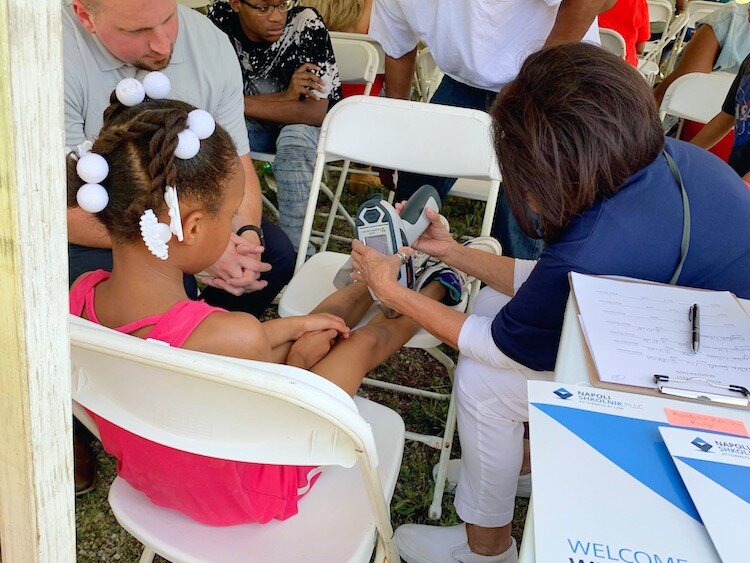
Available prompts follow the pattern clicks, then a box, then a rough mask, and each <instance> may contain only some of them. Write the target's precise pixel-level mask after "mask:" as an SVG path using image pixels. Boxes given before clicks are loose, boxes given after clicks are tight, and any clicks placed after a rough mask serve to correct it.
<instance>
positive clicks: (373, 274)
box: [351, 240, 412, 303]
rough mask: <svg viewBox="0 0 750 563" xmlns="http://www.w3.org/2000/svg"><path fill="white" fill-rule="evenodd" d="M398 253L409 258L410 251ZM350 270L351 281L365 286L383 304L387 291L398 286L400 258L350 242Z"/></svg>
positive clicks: (401, 250)
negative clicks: (351, 270)
mask: <svg viewBox="0 0 750 563" xmlns="http://www.w3.org/2000/svg"><path fill="white" fill-rule="evenodd" d="M399 252H400V253H401V254H403V255H405V256H410V255H411V253H412V249H411V248H409V247H403V248H401V249H400V250H399ZM352 269H353V270H354V271H353V272H352V274H351V277H352V279H353V280H354V281H358V282H363V283H365V284H367V286H368V287H369V288H370V289H371V290H372V291H373V292H375V295H377V296H378V299H380V300H381V301H382V302H384V303H385V302H386V299H387V297H386V295H387V293H388V290H389V289H390V288H392V287H393V286H397V285H398V272H399V270H400V269H401V258H400V257H399V256H385V255H384V254H380V252H378V251H377V250H375V249H373V248H370V247H369V246H367V245H365V244H362V243H361V242H359V241H358V240H355V241H353V242H352Z"/></svg>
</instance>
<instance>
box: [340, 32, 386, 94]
mask: <svg viewBox="0 0 750 563" xmlns="http://www.w3.org/2000/svg"><path fill="white" fill-rule="evenodd" d="M331 44H332V45H333V54H334V56H335V57H336V66H338V69H339V77H340V78H341V82H342V83H344V84H347V83H349V84H352V83H360V84H361V83H364V84H365V85H366V86H365V95H369V94H370V90H371V89H372V83H373V82H374V81H375V76H377V74H378V64H379V57H378V51H377V49H375V47H374V46H373V45H372V44H371V43H368V42H367V41H356V40H353V39H342V38H340V37H332V38H331Z"/></svg>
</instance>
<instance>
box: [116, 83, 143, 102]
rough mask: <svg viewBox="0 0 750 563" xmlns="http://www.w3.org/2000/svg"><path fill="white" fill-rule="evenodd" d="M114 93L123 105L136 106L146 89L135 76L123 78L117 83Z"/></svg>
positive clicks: (141, 99)
mask: <svg viewBox="0 0 750 563" xmlns="http://www.w3.org/2000/svg"><path fill="white" fill-rule="evenodd" d="M115 95H116V96H117V99H118V100H120V103H121V104H122V105H124V106H137V105H138V104H140V103H141V102H142V101H143V99H144V98H145V97H146V89H145V88H144V87H143V84H141V82H140V80H136V79H135V78H123V79H122V80H120V82H118V83H117V88H115Z"/></svg>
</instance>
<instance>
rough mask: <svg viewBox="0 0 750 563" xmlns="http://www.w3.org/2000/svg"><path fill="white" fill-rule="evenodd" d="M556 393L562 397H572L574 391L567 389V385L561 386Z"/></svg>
mask: <svg viewBox="0 0 750 563" xmlns="http://www.w3.org/2000/svg"><path fill="white" fill-rule="evenodd" d="M555 395H557V396H558V397H560V398H561V399H570V398H571V397H572V396H573V393H571V392H570V391H568V390H567V389H565V387H560V388H559V389H558V390H557V391H555Z"/></svg>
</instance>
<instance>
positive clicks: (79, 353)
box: [70, 316, 378, 467]
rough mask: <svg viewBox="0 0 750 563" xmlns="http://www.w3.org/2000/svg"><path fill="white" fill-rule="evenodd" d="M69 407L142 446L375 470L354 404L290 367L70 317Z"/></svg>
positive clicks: (368, 436)
mask: <svg viewBox="0 0 750 563" xmlns="http://www.w3.org/2000/svg"><path fill="white" fill-rule="evenodd" d="M70 340H71V358H72V360H71V361H72V377H73V382H72V383H73V385H72V391H73V401H74V403H78V404H80V405H81V406H83V407H85V408H86V409H89V410H90V411H92V412H94V413H95V414H98V415H99V416H101V417H103V418H105V419H107V420H109V421H110V422H112V423H114V424H116V425H118V426H120V427H122V428H125V429H126V430H128V431H130V432H133V433H134V434H137V435H138V436H142V437H143V438H146V439H148V440H151V441H154V442H157V443H159V444H163V445H166V446H169V447H172V448H175V449H178V450H182V451H186V452H191V453H196V454H200V455H206V456H209V457H215V458H219V459H227V460H234V461H244V462H256V463H276V464H288V465H341V466H344V467H351V466H353V465H354V464H355V463H356V462H357V461H363V455H364V461H365V462H366V463H367V464H368V465H370V466H375V467H377V463H378V462H377V452H376V449H375V442H374V437H373V434H372V429H371V428H370V426H369V425H368V424H367V422H366V421H365V420H364V419H363V418H362V417H361V416H360V415H359V413H358V412H357V408H356V406H355V404H354V402H353V401H352V399H351V397H349V395H347V394H346V393H345V392H344V391H343V390H341V389H340V388H338V387H337V386H336V385H334V384H333V383H331V382H330V381H327V380H325V379H323V378H321V377H319V376H317V375H314V374H312V373H309V372H306V371H304V370H301V369H297V368H292V367H289V366H283V365H276V364H267V363H264V362H254V361H247V360H239V359H234V358H226V357H222V356H214V355H212V354H203V353H199V352H193V351H189V350H183V349H180V348H172V347H170V346H168V345H164V344H161V343H155V342H150V341H145V340H141V339H139V338H136V337H133V336H130V335H126V334H121V333H118V332H116V331H114V330H111V329H108V328H105V327H102V326H100V325H97V324H95V323H92V322H89V321H86V320H83V319H80V318H78V317H75V316H71V317H70Z"/></svg>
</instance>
